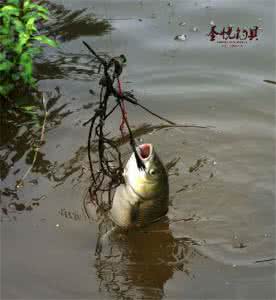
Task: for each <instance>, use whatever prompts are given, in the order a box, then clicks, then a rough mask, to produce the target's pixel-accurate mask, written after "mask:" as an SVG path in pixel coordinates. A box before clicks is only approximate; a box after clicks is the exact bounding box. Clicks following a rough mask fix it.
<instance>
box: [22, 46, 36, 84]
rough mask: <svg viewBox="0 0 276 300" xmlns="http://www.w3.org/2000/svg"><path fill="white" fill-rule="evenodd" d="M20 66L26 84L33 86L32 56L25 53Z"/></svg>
mask: <svg viewBox="0 0 276 300" xmlns="http://www.w3.org/2000/svg"><path fill="white" fill-rule="evenodd" d="M19 64H20V65H21V66H22V69H23V70H22V71H21V73H20V75H21V77H22V79H23V80H24V82H25V83H27V84H31V85H33V83H34V80H33V77H32V75H33V62H32V58H31V55H30V54H29V53H27V52H24V53H23V54H22V55H21V56H20V60H19Z"/></svg>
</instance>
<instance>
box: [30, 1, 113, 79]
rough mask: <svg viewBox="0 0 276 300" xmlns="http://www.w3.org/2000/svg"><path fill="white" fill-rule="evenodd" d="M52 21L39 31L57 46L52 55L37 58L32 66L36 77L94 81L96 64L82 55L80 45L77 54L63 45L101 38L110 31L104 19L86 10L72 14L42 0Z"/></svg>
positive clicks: (59, 6) (62, 7)
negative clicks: (51, 37) (72, 41)
mask: <svg viewBox="0 0 276 300" xmlns="http://www.w3.org/2000/svg"><path fill="white" fill-rule="evenodd" d="M45 4H46V7H48V9H49V11H50V15H51V19H50V21H49V22H47V23H46V24H45V25H43V26H42V28H41V29H40V31H41V33H46V34H47V35H50V36H53V37H55V38H56V39H57V40H58V41H59V42H60V46H59V47H58V48H57V49H56V51H54V52H55V53H54V54H51V55H46V56H45V55H44V56H42V57H40V58H39V59H37V61H36V64H35V73H36V78H37V79H39V80H42V79H57V78H58V79H62V78H65V79H69V78H70V79H74V80H86V81H87V80H93V75H95V74H96V73H97V70H98V69H97V68H98V63H96V62H97V61H96V60H95V58H94V57H92V56H91V55H89V54H81V50H82V49H83V46H82V43H81V42H80V46H79V51H77V52H76V53H71V51H70V50H69V51H68V50H67V49H66V46H64V45H63V43H64V42H69V41H71V40H75V39H78V38H80V37H82V38H83V39H85V37H86V36H101V35H104V34H106V33H108V32H110V31H111V30H112V27H111V24H110V23H109V22H108V21H107V20H103V19H101V20H99V19H97V18H96V16H95V15H93V14H92V13H87V9H79V10H74V11H71V10H69V9H66V8H65V7H64V6H63V5H58V4H54V3H51V2H49V1H45Z"/></svg>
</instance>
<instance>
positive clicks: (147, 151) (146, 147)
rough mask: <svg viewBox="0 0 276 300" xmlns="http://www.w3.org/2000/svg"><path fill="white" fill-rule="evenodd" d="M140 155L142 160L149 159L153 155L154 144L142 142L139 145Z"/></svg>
mask: <svg viewBox="0 0 276 300" xmlns="http://www.w3.org/2000/svg"><path fill="white" fill-rule="evenodd" d="M138 149H139V155H140V157H141V159H142V160H147V159H149V158H150V157H151V154H152V145H151V144H142V145H139V147H138Z"/></svg>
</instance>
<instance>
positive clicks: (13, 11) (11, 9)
mask: <svg viewBox="0 0 276 300" xmlns="http://www.w3.org/2000/svg"><path fill="white" fill-rule="evenodd" d="M0 12H3V13H5V14H6V15H7V14H8V15H15V16H19V8H18V7H15V6H13V5H5V6H4V7H2V8H0Z"/></svg>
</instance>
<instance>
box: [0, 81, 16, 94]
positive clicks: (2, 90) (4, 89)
mask: <svg viewBox="0 0 276 300" xmlns="http://www.w3.org/2000/svg"><path fill="white" fill-rule="evenodd" d="M13 88H14V84H12V83H9V84H5V85H0V95H1V96H7V95H8V94H9V93H10V91H12V90H13Z"/></svg>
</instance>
